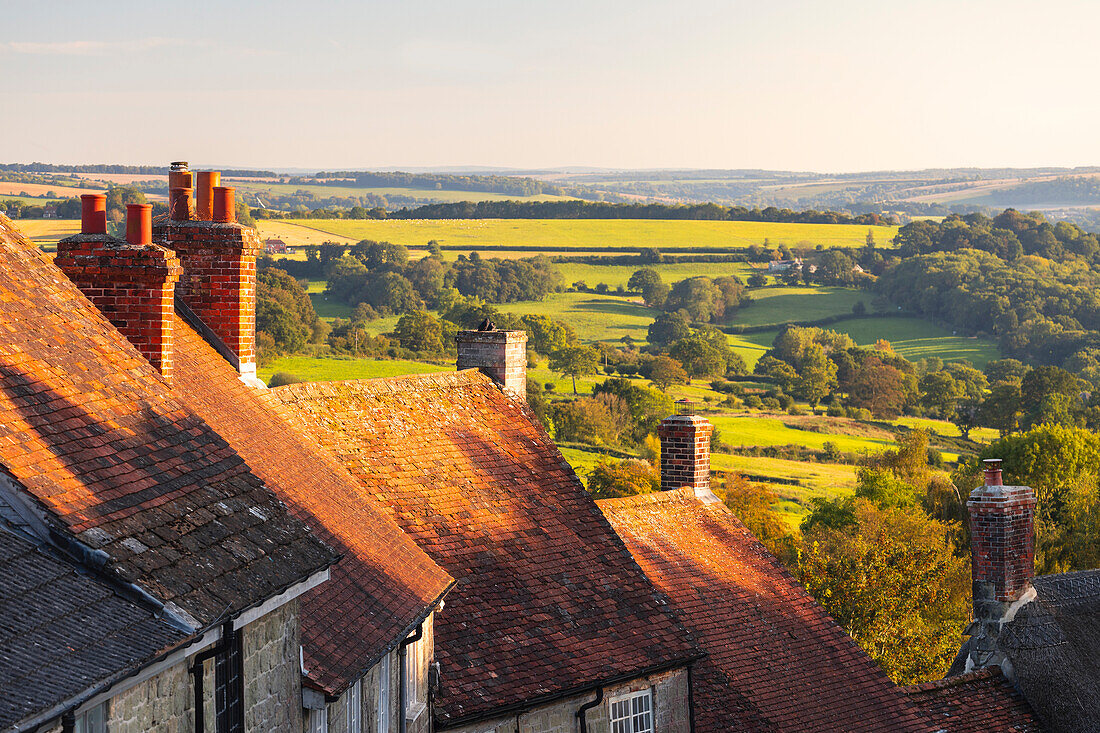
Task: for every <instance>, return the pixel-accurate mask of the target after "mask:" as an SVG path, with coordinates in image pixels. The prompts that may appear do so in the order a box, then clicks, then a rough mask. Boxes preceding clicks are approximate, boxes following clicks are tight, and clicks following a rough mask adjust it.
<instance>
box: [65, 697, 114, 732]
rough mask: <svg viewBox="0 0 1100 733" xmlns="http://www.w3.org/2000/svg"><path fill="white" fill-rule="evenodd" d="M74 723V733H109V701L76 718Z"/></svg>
mask: <svg viewBox="0 0 1100 733" xmlns="http://www.w3.org/2000/svg"><path fill="white" fill-rule="evenodd" d="M73 723H74V725H73V733H107V701H106V700H104V701H103V702H101V703H99V704H98V705H93V706H92V707H90V708H88V709H87V710H85V711H84V712H82V713H81V714H80V715H77V716H75V717H74V718H73Z"/></svg>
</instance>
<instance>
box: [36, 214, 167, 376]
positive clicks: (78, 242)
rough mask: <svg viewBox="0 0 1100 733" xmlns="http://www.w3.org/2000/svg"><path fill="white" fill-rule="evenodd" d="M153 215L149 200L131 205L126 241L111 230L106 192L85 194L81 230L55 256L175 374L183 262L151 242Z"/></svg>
mask: <svg viewBox="0 0 1100 733" xmlns="http://www.w3.org/2000/svg"><path fill="white" fill-rule="evenodd" d="M150 216H151V211H150V207H149V206H148V205H145V204H130V205H128V206H127V207H126V235H127V236H126V239H127V241H125V242H123V241H122V240H119V239H116V238H115V237H112V236H110V235H109V234H107V233H106V232H107V227H106V197H105V196H103V195H101V194H86V195H84V196H81V223H80V232H81V233H80V234H76V235H74V236H71V237H68V238H66V239H62V240H61V241H60V242H58V243H57V257H56V258H55V259H54V262H55V263H56V264H57V266H58V267H60V268H61V270H62V271H63V272H64V273H65V274H66V275H67V276H68V277H69V279H70V280H72V281H73V283H74V284H75V285H76V286H77V287H78V288H80V290H81V291H82V292H83V293H84V295H85V296H87V297H88V299H89V300H91V301H92V303H94V304H95V306H96V307H97V308H99V310H100V312H102V313H103V315H105V316H106V317H107V319H108V320H109V321H111V323H113V324H114V326H115V327H116V328H117V329H118V330H119V331H120V332H121V333H122V335H123V336H125V337H126V338H127V339H128V340H129V341H130V343H131V344H133V345H134V347H135V348H137V350H138V351H139V352H140V353H141V355H142V356H144V357H145V358H146V359H148V360H149V363H150V364H152V365H153V366H154V367H156V369H157V370H158V371H159V372H160V373H161V374H163V375H164V377H165V378H166V379H171V378H172V318H173V314H174V312H175V311H174V308H173V303H172V301H173V287H174V284H175V282H176V281H177V280H178V279H179V277H180V273H181V272H182V268H181V267H180V263H179V260H177V259H176V257H175V255H173V254H172V253H171V252H169V251H168V250H166V249H164V248H163V247H158V246H156V245H154V244H153V243H152V240H151V218H150Z"/></svg>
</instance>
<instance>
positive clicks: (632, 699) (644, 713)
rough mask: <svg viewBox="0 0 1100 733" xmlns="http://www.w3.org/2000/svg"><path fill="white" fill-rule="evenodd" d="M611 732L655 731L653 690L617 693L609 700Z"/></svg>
mask: <svg viewBox="0 0 1100 733" xmlns="http://www.w3.org/2000/svg"><path fill="white" fill-rule="evenodd" d="M607 715H608V720H609V722H610V728H611V733H653V730H654V728H653V691H652V690H640V691H638V692H630V693H627V694H625V695H616V696H615V697H612V698H610V699H608V701H607Z"/></svg>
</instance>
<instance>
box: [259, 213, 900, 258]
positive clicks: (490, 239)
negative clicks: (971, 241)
mask: <svg viewBox="0 0 1100 733" xmlns="http://www.w3.org/2000/svg"><path fill="white" fill-rule="evenodd" d="M279 223H280V224H282V225H284V227H285V225H287V224H291V225H297V226H300V227H303V228H307V229H312V230H315V231H317V232H321V233H323V234H324V235H326V236H329V237H330V238H331V237H332V235H336V236H339V237H343V238H344V239H345V240H350V241H359V240H361V239H374V240H381V241H387V242H394V243H395V244H403V245H405V246H406V247H424V245H425V244H426V243H427V242H429V241H431V240H435V241H437V242H439V243H440V244H441V245H453V246H461V247H470V248H471V249H476V248H477V247H479V246H486V245H494V246H502V247H509V248H515V249H524V248H528V247H543V248H551V249H552V248H554V247H586V248H591V249H594V250H599V249H601V248H603V247H636V248H643V247H655V248H657V249H660V250H662V251H663V250H677V249H692V248H696V247H707V248H721V249H736V248H743V247H750V246H752V245H762V244H764V241H765V240H767V241H768V242H769V243H770V244H771V245H772V246H778V245H780V244H786V245H788V246H800V247H806V246H810V247H813V246H816V245H819V244H820V245H823V246H825V247H834V246H835V247H862V246H863V245H864V244H865V243H866V239H867V231H868V229H871V230H872V231H873V232H874V234H875V240H876V241H877V242H879V246H883V247H886V246H889V245H888V242H890V240H891V239H893V237H894V235H895V234H896V233H897V230H898V228H897V227H866V226H860V225H849V224H775V223H770V222H750V221H679V220H676V221H671V220H655V219H450V220H442V219H440V220H435V219H433V220H427V219H386V220H376V219H307V220H301V219H299V220H290V221H285V222H279ZM266 225H267V223H266V222H265V224H264V227H262V228H266ZM283 231H284V232H286V231H287V230H286V229H285V228H284V229H283Z"/></svg>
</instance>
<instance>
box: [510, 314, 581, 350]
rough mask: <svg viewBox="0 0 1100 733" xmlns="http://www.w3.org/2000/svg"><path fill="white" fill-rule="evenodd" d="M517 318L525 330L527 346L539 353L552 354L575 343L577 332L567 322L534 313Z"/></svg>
mask: <svg viewBox="0 0 1100 733" xmlns="http://www.w3.org/2000/svg"><path fill="white" fill-rule="evenodd" d="M519 320H520V322H521V323H522V324H523V328H524V330H526V331H527V346H528V348H531V349H534V350H535V351H537V352H538V353H540V354H552V353H554V352H555V351H557V350H559V349H564V348H565V347H567V346H574V345H576V343H577V334H576V332H575V331H574V330H573V327H572V326H570V325H569V324H567V323H563V322H561V321H558V320H555V319H553V318H550V317H549V316H542V315H537V314H534V313H527V314H525V315H523V316H520V319H519Z"/></svg>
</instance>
